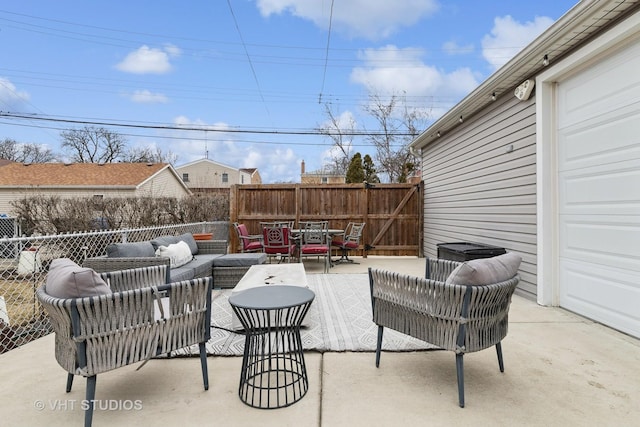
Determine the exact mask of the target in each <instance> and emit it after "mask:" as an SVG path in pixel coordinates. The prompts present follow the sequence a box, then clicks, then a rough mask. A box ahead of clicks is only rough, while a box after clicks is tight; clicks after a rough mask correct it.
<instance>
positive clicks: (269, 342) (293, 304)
mask: <svg viewBox="0 0 640 427" xmlns="http://www.w3.org/2000/svg"><path fill="white" fill-rule="evenodd" d="M314 298H315V294H314V293H313V291H311V290H309V289H308V288H305V287H300V286H287V285H273V286H260V287H257V288H251V289H247V290H244V291H242V292H239V293H237V294H235V295H232V296H231V297H230V298H229V303H230V304H231V308H232V309H233V311H234V312H235V313H236V315H237V316H238V319H239V320H240V323H241V324H242V326H243V327H244V330H245V334H246V337H245V342H244V354H243V357H242V371H241V372H240V386H239V388H238V395H239V396H240V400H242V401H243V402H244V403H246V404H247V405H249V406H252V407H254V408H262V409H275V408H283V407H285V406H289V405H292V404H294V403H295V402H297V401H298V400H300V399H302V397H303V396H304V395H305V394H306V393H307V390H308V389H309V379H308V377H307V368H306V365H305V362H304V354H303V352H302V350H303V349H302V340H301V338H300V325H301V324H302V321H303V319H304V317H305V316H306V314H307V311H309V307H310V306H311V302H312V301H313V299H314Z"/></svg>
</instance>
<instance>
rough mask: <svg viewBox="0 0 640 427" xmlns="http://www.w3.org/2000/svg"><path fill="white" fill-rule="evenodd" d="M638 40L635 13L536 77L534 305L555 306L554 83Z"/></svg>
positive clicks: (557, 285) (557, 283) (639, 32)
mask: <svg viewBox="0 0 640 427" xmlns="http://www.w3.org/2000/svg"><path fill="white" fill-rule="evenodd" d="M639 38H640V14H635V15H633V16H631V17H630V18H628V19H627V20H625V21H623V22H621V23H620V24H618V25H617V26H615V27H614V28H613V29H611V30H610V31H608V32H607V33H605V34H603V35H602V36H600V37H598V38H597V39H596V40H594V41H593V42H591V43H589V44H588V45H586V46H585V47H583V48H581V49H580V50H578V51H576V52H575V53H573V54H572V55H570V56H569V57H567V58H565V59H564V60H562V61H561V62H559V63H557V64H553V65H552V66H551V67H550V69H549V70H548V71H545V72H544V73H542V74H540V75H538V76H537V78H536V116H537V120H536V162H537V177H536V186H537V221H538V234H537V243H538V244H537V248H538V255H537V258H538V259H537V261H538V263H537V273H538V274H537V277H538V286H537V289H538V303H540V304H542V305H559V290H560V279H559V275H560V272H559V268H558V261H559V256H558V242H559V231H558V229H559V224H558V208H559V206H558V183H557V174H556V171H557V164H558V158H557V135H556V129H557V123H556V117H557V111H556V105H557V104H556V96H557V91H556V83H558V82H561V81H563V80H564V79H566V78H567V77H569V76H570V75H574V74H576V73H578V72H580V71H581V70H584V69H585V68H586V67H588V66H589V65H590V64H593V63H595V62H598V61H600V60H601V59H602V58H603V57H605V56H607V55H608V54H610V53H611V52H612V51H613V50H617V49H619V48H621V47H623V46H625V45H627V44H629V43H631V42H633V41H637V40H638V39H639Z"/></svg>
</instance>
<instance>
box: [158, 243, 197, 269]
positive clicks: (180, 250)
mask: <svg viewBox="0 0 640 427" xmlns="http://www.w3.org/2000/svg"><path fill="white" fill-rule="evenodd" d="M156 256H161V257H167V258H169V266H170V268H175V267H181V266H183V265H185V264H186V263H188V262H189V261H191V260H192V259H193V255H191V249H189V245H188V244H187V243H186V242H183V241H182V240H180V241H179V242H178V243H174V244H171V245H169V246H160V247H158V249H157V250H156Z"/></svg>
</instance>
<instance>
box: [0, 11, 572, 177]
mask: <svg viewBox="0 0 640 427" xmlns="http://www.w3.org/2000/svg"><path fill="white" fill-rule="evenodd" d="M575 4H576V1H575V0H572V1H567V0H553V1H551V0H538V1H535V2H523V1H520V0H505V1H471V0H458V1H443V0H394V1H389V0H335V1H333V2H332V1H331V0H229V1H226V0H216V1H213V0H209V1H199V0H198V1H196V0H194V1H189V2H158V1H157V0H156V1H149V0H134V1H128V2H124V1H121V0H113V1H109V2H88V1H80V0H76V1H68V0H57V1H55V2H54V1H49V0H39V1H35V0H22V1H20V2H4V3H3V5H1V6H0V111H2V112H3V113H6V112H10V113H21V114H22V113H25V114H27V115H30V116H31V117H34V119H30V120H25V119H15V118H8V117H0V140H4V139H5V138H11V139H15V140H16V141H18V142H23V143H37V144H43V145H45V146H47V147H49V148H51V149H52V150H53V151H54V152H56V153H62V152H61V150H60V147H59V143H60V131H61V130H65V129H69V128H76V127H81V126H83V125H82V124H73V123H66V122H59V121H44V120H36V119H35V118H53V119H64V120H72V121H79V122H84V121H93V122H104V123H117V124H129V125H133V126H131V127H122V126H108V128H109V129H111V130H113V131H114V132H118V133H120V134H122V135H124V136H125V138H126V139H127V141H128V142H129V145H131V146H137V145H140V146H156V147H158V148H160V149H161V150H162V151H163V152H172V153H175V154H177V155H178V160H177V163H176V166H179V165H181V164H184V163H188V162H191V161H194V160H197V159H201V158H204V157H205V156H207V155H208V158H210V159H212V160H215V161H218V162H220V163H224V164H226V165H229V166H232V167H236V168H245V167H246V168H254V167H255V168H258V170H259V171H260V174H261V176H262V179H263V182H265V183H273V182H299V181H300V163H301V161H302V160H304V161H305V164H306V170H307V171H313V170H318V169H320V168H322V166H323V164H325V163H326V162H327V161H328V159H330V158H331V155H332V150H331V141H330V140H329V139H328V138H327V137H323V136H320V135H291V134H290V133H295V132H301V133H313V131H314V130H315V129H317V128H318V127H320V126H322V125H323V123H324V122H325V121H326V120H327V116H326V114H325V108H326V106H327V105H329V106H330V108H331V110H332V111H333V113H334V114H335V115H336V116H337V117H339V118H340V119H341V120H352V121H354V122H355V127H356V129H358V130H374V129H375V124H374V123H372V122H371V119H370V117H369V116H368V115H367V114H366V113H365V112H364V107H365V105H366V104H367V102H368V99H369V95H371V94H374V95H378V96H381V97H384V96H388V95H390V94H404V96H406V98H407V100H408V103H409V106H410V107H415V108H421V109H423V110H425V111H428V113H429V117H430V119H431V120H435V119H437V118H438V117H439V115H441V114H442V113H443V112H445V111H446V110H447V109H449V108H450V107H452V106H453V105H454V104H455V103H456V102H458V101H459V100H460V99H462V98H463V97H464V96H465V95H466V94H468V93H469V92H470V91H472V90H473V89H474V88H475V87H476V86H477V85H479V84H480V83H481V82H482V81H484V80H485V79H486V78H487V77H488V76H489V75H491V73H493V72H494V71H495V70H497V69H498V68H499V67H500V66H501V65H503V64H504V63H506V62H507V61H508V60H509V59H510V58H511V57H513V55H515V54H516V53H517V52H518V51H519V50H521V49H522V48H523V47H525V46H526V45H527V44H528V43H529V42H530V41H532V40H533V39H534V38H535V37H536V36H537V35H539V34H540V33H541V32H542V31H544V30H545V29H546V28H548V27H549V25H551V24H552V23H553V22H554V21H556V20H557V19H558V18H560V17H561V16H562V15H563V14H565V13H566V12H567V11H568V10H569V9H570V8H571V7H573V6H574V5H575ZM329 30H330V31H329ZM150 126H151V128H149V127H150ZM185 127H186V128H189V129H194V128H197V129H202V130H201V131H195V130H183V129H180V128H185ZM247 130H251V131H258V132H255V133H248V132H245V131H247ZM355 152H360V153H361V154H362V155H364V154H370V155H372V156H374V155H375V150H374V148H373V147H372V146H371V145H369V144H368V143H367V142H366V141H365V140H364V138H361V137H355V138H354V139H353V146H352V147H351V153H352V154H353V153H355ZM374 159H375V157H374Z"/></svg>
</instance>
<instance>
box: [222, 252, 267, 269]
mask: <svg viewBox="0 0 640 427" xmlns="http://www.w3.org/2000/svg"><path fill="white" fill-rule="evenodd" d="M266 260H267V254H264V253H243V254H226V255H222V256H220V257H218V258H216V259H214V260H213V266H214V267H245V266H250V265H255V264H264V262H265V261H266Z"/></svg>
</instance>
